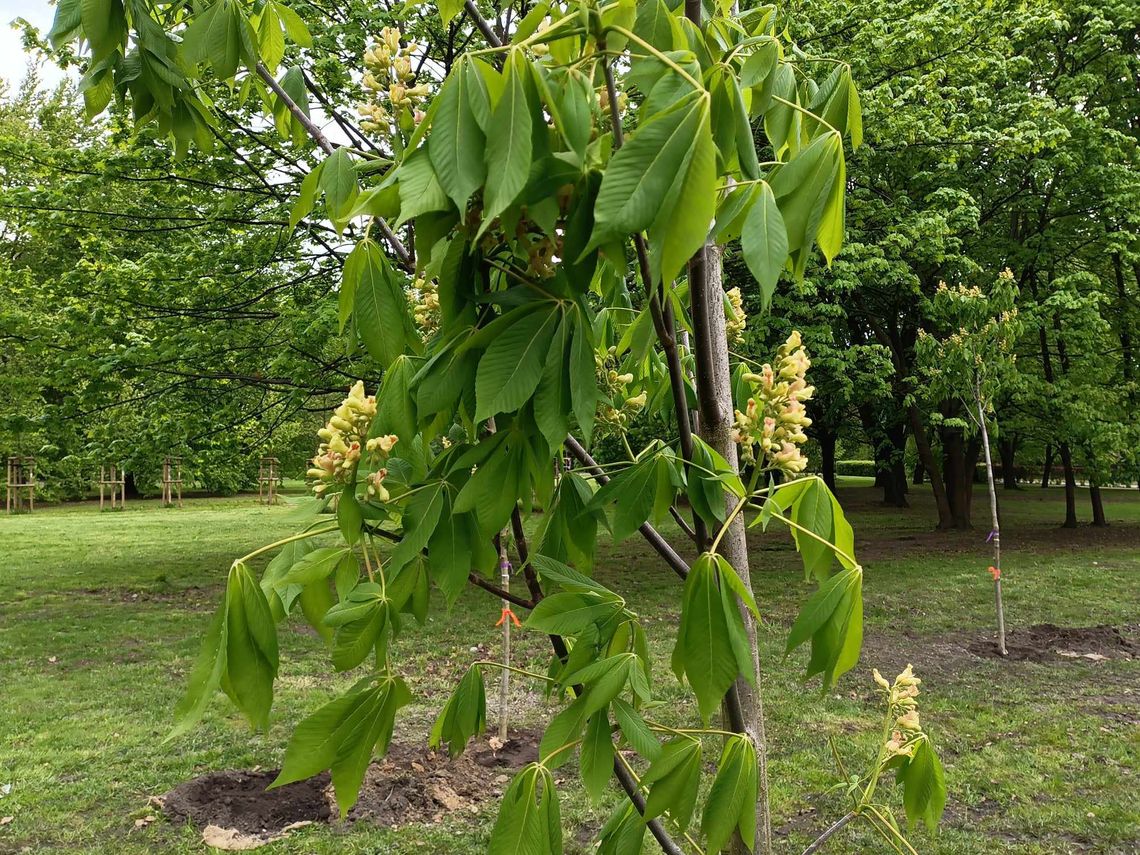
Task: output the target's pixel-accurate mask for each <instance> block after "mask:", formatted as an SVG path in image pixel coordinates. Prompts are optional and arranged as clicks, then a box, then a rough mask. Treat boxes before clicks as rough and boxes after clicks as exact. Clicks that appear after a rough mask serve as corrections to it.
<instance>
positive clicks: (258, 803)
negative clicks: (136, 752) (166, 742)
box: [162, 731, 541, 837]
mask: <svg viewBox="0 0 1140 855" xmlns="http://www.w3.org/2000/svg"><path fill="white" fill-rule="evenodd" d="M540 736H541V735H540V734H539V733H535V732H530V731H519V732H517V733H516V734H515V735H514V737H513V738H511V739H509V740H508V741H507V742H506V744H504V745H502V746H499V747H497V748H496V747H494V745H495V744H497V740H496V742H495V743H492V742H490V741H479V742H476V743H474V744H472V745H470V746H469V747H468V749H467V751H465V752H464V753H463V754H461V755H460V756H459V757H456V758H455V759H454V760H452V759H450V758H448V756H447V752H446V751H444V752H435V751H431V750H429V749H428V748H427V747H426V746H423V745H418V744H409V743H395V744H393V745H392V746H391V748H390V749H389V751H388V755H387V756H386V757H384V758H383V759H382V760H379V761H377V762H375V763H373V764H372V765H371V766H370V767H369V768H368V771H367V773H366V774H365V776H364V784H363V786H362V787H361V789H360V799H359V801H358V802H357V803H356V806H355V807H353V809H352V810H351V811H350V812H349V814H348V819H349V820H350V821H357V820H367V821H369V822H374V823H377V824H379V825H385V826H396V825H403V824H406V823H411V822H433V821H437V820H438V819H439V818H440V817H441V816H442V815H443V814H444V813H448V812H452V811H456V810H460V811H463V810H468V811H474V810H476V809H478V807H479V806H480V805H481V804H483V803H484V802H485V801H487V800H488V799H491V798H493V797H495V796H497V795H500V794H501V793H502V792H503V790H504V789H505V787H506V784H507V781H508V780H509V779H510V776H511V775H512V774H513V772H514V771H515V770H517V769H519V768H521V767H522V766H524V765H526V764H527V763H529V762H531V761H532V760H536V759H537V758H538V742H539V739H540ZM276 777H277V770H268V771H256V772H250V771H243V770H237V771H227V772H210V773H209V774H206V775H203V776H201V777H200V778H194V779H193V780H191V781H186V782H185V783H183V784H179V785H178V786H177V787H175V788H174V789H173V790H171V791H170V792H169V793H167V794H166V795H165V796H163V797H162V802H163V808H164V811H165V813H166V814H167V816H168V817H169V818H170V819H171V820H172V821H174V822H190V823H191V824H192V825H194V826H195V827H197V828H200V829H201V828H205V827H206V826H208V825H216V826H219V827H221V828H233V829H236V830H238V831H240V832H243V833H245V834H250V835H260V836H262V837H265V836H269V835H273V834H276V833H278V832H281V831H282V830H283V829H285V828H286V827H287V826H289V825H291V824H293V823H297V822H306V821H309V822H329V821H331V820H332V818H333V817H335V816H336V805H335V802H334V801H333V794H332V789H331V786H330V781H329V776H328V773H324V774H321V775H318V776H316V777H315V778H310V779H308V780H306V781H298V782H297V783H295V784H288V785H286V786H284V787H280V788H278V789H276V790H266V787H268V786H269V784H270V783H272V781H273V779H274V778H276Z"/></svg>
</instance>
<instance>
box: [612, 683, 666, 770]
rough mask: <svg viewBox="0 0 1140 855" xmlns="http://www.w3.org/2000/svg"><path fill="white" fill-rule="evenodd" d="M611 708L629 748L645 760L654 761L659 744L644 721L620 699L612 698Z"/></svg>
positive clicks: (659, 753)
mask: <svg viewBox="0 0 1140 855" xmlns="http://www.w3.org/2000/svg"><path fill="white" fill-rule="evenodd" d="M611 706H612V707H613V711H614V718H616V719H617V723H618V727H620V728H621V732H622V735H623V736H624V737H625V738H626V741H627V742H629V744H630V747H631V748H633V750H634V751H636V752H637V753H638V754H640V755H641V756H642V757H644V758H645V759H646V760H656V759H657V758H658V757H660V756H661V743H660V742H658V741H657V737H656V736H654V735H653V731H651V730H650V729H649V725H647V724H646V723H645V720H644V719H643V718H642V717H641V716H640V715H638V713H637V710H635V709H634V708H633V706H632V705H631V704H630V703H628V702H627V701H624V700H622V699H621V698H614V699H613V701H612V702H611Z"/></svg>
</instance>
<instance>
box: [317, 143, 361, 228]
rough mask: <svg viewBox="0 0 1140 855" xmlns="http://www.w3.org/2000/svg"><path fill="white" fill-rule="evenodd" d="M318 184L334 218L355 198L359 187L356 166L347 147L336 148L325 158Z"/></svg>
mask: <svg viewBox="0 0 1140 855" xmlns="http://www.w3.org/2000/svg"><path fill="white" fill-rule="evenodd" d="M318 186H319V187H320V189H321V190H323V191H324V194H325V199H326V200H327V202H328V206H329V213H330V214H331V215H332V216H333V218H334V219H335V218H336V217H337V216H338V214H340V212H342V211H343V210H344V209H345V208H347V207H348V206H349V204H351V203H352V201H353V200H354V199H355V198H356V194H357V193H359V192H360V188H359V185H357V183H356V166H355V164H354V163H353V161H352V155H351V154H349V151H348V149H347V148H338V149H336V150H335V151H333V153H332V154H330V155H329V156H328V157H327V158H326V159H325V162H324V163H323V164H322V166H321V174H320V178H319V179H318Z"/></svg>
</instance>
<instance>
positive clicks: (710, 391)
mask: <svg viewBox="0 0 1140 855" xmlns="http://www.w3.org/2000/svg"><path fill="white" fill-rule="evenodd" d="M690 5H692V4H691V3H690V2H688V0H687V2H686V14H689V16H690V17H693V14H695V15H696V16H698V17H699V14H700V4H699V3H697V4H696V7H695V9H696V11H695V13H693V14H690V11H691V10H690V8H689V7H690ZM689 285H690V298H691V300H692V304H693V327H694V330H693V332H694V336H695V337H696V338H697V339H698V341H697V342H696V347H695V352H696V355H697V360H698V363H697V384H696V385H697V403H698V407H699V409H700V415H701V420H700V421H701V424H700V427H701V438H702V439H704V441H705V442H707V443H708V444H709V445H710V446H711V447H712V448H713V449H715V450H716V451H717V452H719V453H720V455H721V456H722V457H724V459H725V460H726V461H728V464H729V466H730V467H731V468H732V469H733V470H737V469H739V463H738V459H737V453H736V452H737V448H736V443H735V442H734V441H733V438H732V424H733V400H732V373H731V366H730V365H729V361H728V338H727V336H726V334H725V323H724V287H723V284H722V280H721V257H720V250H719V248H718V247H717V246H716V245H715V244H711V243H710V244H708V245H706V246H705V248H704V250H702V251H701V252H700V253H698V254H697V255H696V256H694V258H693V260H692V261H691V262H690V264H689ZM700 339H703V340H704V341H701V340H700ZM710 357H711V358H710ZM705 360H708V361H709V362H710V364H708V365H705V364H702V363H703V362H704V361H705ZM725 503H726V507H728V508H729V509H730V510H731V508H732V507H733V506H734V505H735V500H734V499H733V498H732V497H731V496H727V495H726V497H725ZM718 551H719V553H720V554H721V555H723V556H724V558H725V559H726V560H727V561H728V563H729V564H731V565H732V567H733V569H734V570H736V573H737V575H738V576H739V577H740V579H741V580H742V581H743V582H744V585H745V587H746V588H748V589H749V590H751V589H752V584H751V581H750V576H749V572H748V539H747V533H746V528H745V523H744V516H743V515H742V514H739V515H737V516H736V517H735V518H734V520H733V522H732V525H731V526H729V529H728V531H727V532H726V533H725V535H724V537H723V538H722V539H721V542H720V547H719V550H718ZM737 607H738V608H739V609H740V614H741V616H742V618H743V619H744V628H745V631H746V633H747V635H748V647H749V650H750V651H751V654H752V669H753V674H754V676H755V686H753V685H752V684H751V683H749V682H748V681H747V680H745V679H743V678H738V679H737V681H736V685H735V688H736V695H737V697H738V698H739V702H740V714H741V718H742V720H743V721H742V723H743V728H744V732H745V733H747V734H748V736H749V737H750V738H751V739H752V743H753V744H754V745H755V746H756V758H757V761H758V763H759V770H758V771H759V781H760V787H759V793H758V798H757V800H756V840H755V841H747V844H746V842H745V841H743V840H739V839H734V840H733V842H732V849H731V851H732V852H733V853H734V855H744V853H747V852H750V851H753V844H754V846H755V851H756V852H758V853H761V855H770V853H771V852H772V820H771V816H770V814H769V807H768V761H767V741H766V738H765V734H764V704H763V697H762V694H761V687H762V683H761V670H760V654H759V647H758V643H757V638H756V624H755V622H754V621H753V619H752V613H751V612H750V611H749V610H748V609H747V608H746V607H745V606H744V604H743V603H742V602H741V601H740V599H739V598H737Z"/></svg>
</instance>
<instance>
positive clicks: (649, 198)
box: [589, 91, 712, 249]
mask: <svg viewBox="0 0 1140 855" xmlns="http://www.w3.org/2000/svg"><path fill="white" fill-rule="evenodd" d="M707 123H708V102H707V100H706V98H705V97H704V96H703V94H702V93H700V92H696V91H693V92H691V93H690V94H688V95H686V96H685V97H683V98H681V99H680V100H679V101H677V102H676V104H674V106H673V107H672V108H671V109H669V110H665V111H662V112H660V113H657V114H656V115H654V116H653V117H652V118H650V119H649V120H648V121H647V122H646V123H645V124H643V125H641V126H640V127H638V129H637V130H636V131H635V132H634V133H633V134H631V135H630V137H629V139H628V140H627V141H626V143H625V145H624V146H622V148H621V149H620V150H619V151H618V152H617V153H616V154H615V155H614V156H613V158H612V159H611V160H610V162H609V165H608V166H607V168H606V173H605V177H604V178H602V186H601V188H600V189H599V190H598V198H597V201H596V202H595V203H594V231H593V234H592V235H591V237H590V244H589V248H590V249H592V248H595V247H598V246H602V245H604V244H606V243H608V242H609V241H612V240H615V239H622V240H624V239H625V238H626V237H627V236H628V235H630V234H632V233H635V232H639V231H643V230H645V229H647V228H649V227H650V226H651V225H652V224H653V222H654V220H656V219H657V216H658V215H659V214H660V213H661V209H662V206H663V204H664V203H665V201H666V199H667V197H668V196H669V194H670V191H675V185H676V183H677V182H678V181H679V180H680V178H681V177H683V175H684V168H685V166H686V165H687V162H688V159H689V158H690V157H691V156H692V154H693V147H694V140H696V139H697V138H698V135H699V133H700V130H701V128H702V126H703V125H705V126H707ZM708 219H709V220H711V219H712V214H711V212H710V214H709V218H708ZM706 225H707V222H706Z"/></svg>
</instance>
